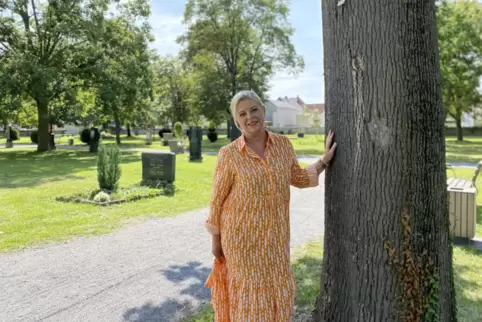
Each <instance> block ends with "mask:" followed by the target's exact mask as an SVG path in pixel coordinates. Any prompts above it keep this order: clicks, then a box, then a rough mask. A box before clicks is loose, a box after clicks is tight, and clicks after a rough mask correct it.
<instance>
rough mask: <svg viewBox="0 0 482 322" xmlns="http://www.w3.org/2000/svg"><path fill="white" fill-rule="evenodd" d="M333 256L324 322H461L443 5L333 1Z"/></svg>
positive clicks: (328, 45)
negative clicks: (450, 195)
mask: <svg viewBox="0 0 482 322" xmlns="http://www.w3.org/2000/svg"><path fill="white" fill-rule="evenodd" d="M322 20H323V48H324V68H325V86H326V98H325V102H326V105H327V106H328V107H329V108H328V109H327V115H326V128H327V129H333V130H334V131H335V133H336V140H337V143H338V148H337V155H336V157H335V162H334V164H333V166H332V167H330V168H329V170H328V171H327V173H326V179H325V180H326V181H325V186H326V190H325V231H326V232H325V237H324V238H325V241H324V245H325V253H324V258H323V268H322V285H321V292H320V295H319V297H318V299H317V302H316V309H315V311H314V313H313V316H314V318H315V320H316V321H343V322H344V321H350V322H356V321H360V322H361V321H450V322H452V321H456V306H455V294H454V285H453V272H452V246H451V241H450V234H449V214H448V200H447V191H446V172H445V141H444V110H443V105H442V92H441V81H440V78H441V77H440V67H439V55H438V48H437V28H436V20H435V5H434V2H433V1H402V0H396V1H382V2H380V1H376V0H365V1H343V0H342V1H338V0H331V1H323V2H322Z"/></svg>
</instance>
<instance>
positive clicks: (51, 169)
mask: <svg viewBox="0 0 482 322" xmlns="http://www.w3.org/2000/svg"><path fill="white" fill-rule="evenodd" d="M187 158H188V154H184V155H178V156H177V159H176V163H177V167H176V168H177V171H176V182H175V183H176V188H177V189H178V190H177V191H176V194H175V196H173V197H167V196H162V197H157V198H154V199H144V200H140V201H136V202H131V203H126V204H120V205H113V206H109V207H99V206H93V205H86V204H74V203H62V202H57V201H55V198H56V197H58V196H69V195H73V194H76V193H80V192H83V191H85V190H86V189H89V188H96V186H97V178H96V168H95V164H96V156H95V155H92V154H89V153H88V152H85V151H68V150H57V151H56V152H53V153H44V154H37V153H35V152H34V151H32V149H13V150H6V149H2V150H0V169H2V171H1V174H0V200H2V207H0V232H1V233H0V252H4V251H10V250H15V249H21V248H24V247H28V246H33V245H37V244H40V243H44V242H50V241H61V240H67V239H70V238H72V237H74V236H81V235H93V234H103V233H106V232H109V231H112V230H114V229H117V228H118V227H120V226H121V225H122V224H124V223H126V221H128V219H133V218H139V217H144V218H146V217H164V216H170V215H176V214H179V213H182V212H185V211H189V210H193V209H198V208H202V207H205V206H206V205H207V203H208V201H209V197H210V193H211V185H212V174H213V169H214V164H215V160H216V157H215V156H204V162H203V163H189V162H188V161H187ZM141 177H142V169H141V162H140V153H126V152H124V153H123V160H122V177H121V182H120V183H121V186H129V185H133V184H138V183H139V182H140V180H141Z"/></svg>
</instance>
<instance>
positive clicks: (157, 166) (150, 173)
mask: <svg viewBox="0 0 482 322" xmlns="http://www.w3.org/2000/svg"><path fill="white" fill-rule="evenodd" d="M175 179H176V154H175V153H172V152H164V151H156V152H143V153H142V181H143V182H150V181H151V182H152V181H167V182H168V183H173V182H174V180H175Z"/></svg>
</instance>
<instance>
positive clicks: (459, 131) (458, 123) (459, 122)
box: [455, 115, 464, 141]
mask: <svg viewBox="0 0 482 322" xmlns="http://www.w3.org/2000/svg"><path fill="white" fill-rule="evenodd" d="M455 125H456V126H457V141H463V140H464V129H463V128H462V115H458V117H457V118H455Z"/></svg>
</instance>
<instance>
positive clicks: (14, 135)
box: [4, 127, 20, 141]
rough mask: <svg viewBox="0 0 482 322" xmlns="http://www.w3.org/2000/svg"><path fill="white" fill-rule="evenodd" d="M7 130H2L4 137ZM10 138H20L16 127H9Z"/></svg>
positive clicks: (15, 139) (13, 139)
mask: <svg viewBox="0 0 482 322" xmlns="http://www.w3.org/2000/svg"><path fill="white" fill-rule="evenodd" d="M7 131H8V130H6V131H5V132H4V136H5V138H6V137H7ZM10 140H12V141H17V140H20V131H19V130H17V129H14V128H13V127H12V128H10Z"/></svg>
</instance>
